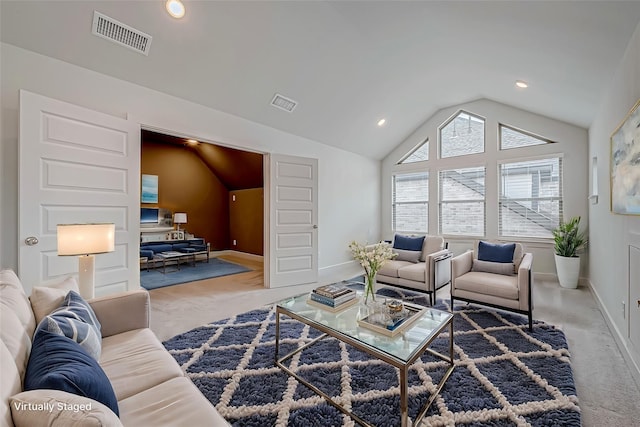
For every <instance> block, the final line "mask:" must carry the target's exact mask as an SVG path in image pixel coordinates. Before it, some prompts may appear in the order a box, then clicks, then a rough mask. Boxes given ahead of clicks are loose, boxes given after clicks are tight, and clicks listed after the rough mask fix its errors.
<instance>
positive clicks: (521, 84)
mask: <svg viewBox="0 0 640 427" xmlns="http://www.w3.org/2000/svg"><path fill="white" fill-rule="evenodd" d="M516 86H518V87H519V88H522V89H526V88H528V87H529V83H527V82H525V81H524V80H516Z"/></svg>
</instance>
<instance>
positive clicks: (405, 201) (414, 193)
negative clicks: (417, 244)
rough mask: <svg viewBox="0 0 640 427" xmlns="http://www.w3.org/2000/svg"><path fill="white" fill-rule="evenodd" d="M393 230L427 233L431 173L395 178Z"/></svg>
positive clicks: (416, 173) (397, 176) (418, 173)
mask: <svg viewBox="0 0 640 427" xmlns="http://www.w3.org/2000/svg"><path fill="white" fill-rule="evenodd" d="M392 193H393V194H392V214H391V218H392V228H393V230H394V231H405V232H420V233H427V232H428V231H429V230H428V224H429V209H428V208H429V172H414V173H405V174H396V175H394V176H393V190H392Z"/></svg>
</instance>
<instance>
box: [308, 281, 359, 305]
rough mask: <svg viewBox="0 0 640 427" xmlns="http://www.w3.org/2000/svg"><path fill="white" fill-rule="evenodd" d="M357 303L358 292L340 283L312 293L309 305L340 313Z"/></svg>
mask: <svg viewBox="0 0 640 427" xmlns="http://www.w3.org/2000/svg"><path fill="white" fill-rule="evenodd" d="M356 302H357V299H356V291H354V290H353V289H349V288H347V287H346V286H345V285H343V284H340V283H332V284H330V285H324V286H320V287H318V288H316V289H314V290H313V291H312V292H311V295H310V297H309V303H310V304H311V305H314V306H319V307H321V308H325V309H328V310H329V311H339V310H342V309H343V308H346V307H349V306H352V305H353V304H355V303H356Z"/></svg>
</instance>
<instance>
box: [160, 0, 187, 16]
mask: <svg viewBox="0 0 640 427" xmlns="http://www.w3.org/2000/svg"><path fill="white" fill-rule="evenodd" d="M164 6H165V7H166V8H167V12H169V15H171V16H173V17H174V18H178V19H180V18H182V17H183V16H184V11H185V9H184V5H183V4H182V2H181V1H180V0H167V2H166V3H165V5H164Z"/></svg>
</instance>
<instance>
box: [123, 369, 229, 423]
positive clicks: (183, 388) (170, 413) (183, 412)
mask: <svg viewBox="0 0 640 427" xmlns="http://www.w3.org/2000/svg"><path fill="white" fill-rule="evenodd" d="M206 402H207V401H206V400H204V399H203V396H202V394H201V393H200V391H199V390H198V389H197V388H196V386H195V385H193V383H192V382H191V380H189V379H188V378H185V377H181V378H174V379H172V380H169V381H167V382H164V383H162V384H158V385H157V386H155V387H153V388H150V389H148V390H144V391H142V392H140V393H138V394H135V395H133V396H130V397H128V398H126V399H124V400H122V401H120V402H118V406H119V408H120V414H121V420H122V423H123V424H124V425H126V426H201V425H207V426H211V427H218V426H228V425H229V424H228V423H227V422H226V421H225V420H224V418H222V416H221V415H220V414H219V413H218V412H217V411H216V410H215V408H214V407H213V405H211V404H208V405H207V404H206Z"/></svg>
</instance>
